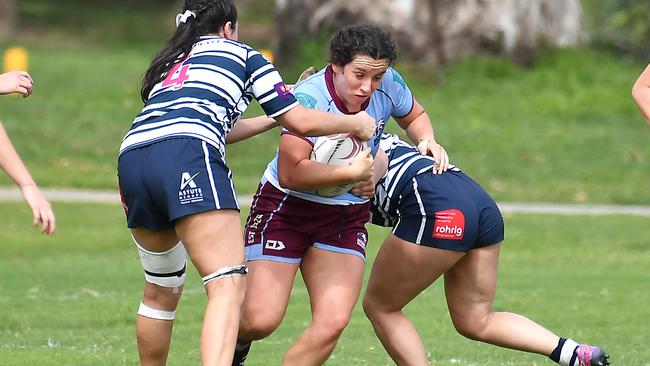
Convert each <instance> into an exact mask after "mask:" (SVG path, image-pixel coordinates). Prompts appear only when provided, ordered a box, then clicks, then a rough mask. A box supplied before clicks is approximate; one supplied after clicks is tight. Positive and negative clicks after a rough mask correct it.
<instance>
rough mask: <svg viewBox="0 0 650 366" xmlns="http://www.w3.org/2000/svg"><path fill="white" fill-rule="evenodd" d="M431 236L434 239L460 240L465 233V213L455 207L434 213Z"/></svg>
mask: <svg viewBox="0 0 650 366" xmlns="http://www.w3.org/2000/svg"><path fill="white" fill-rule="evenodd" d="M435 220H436V221H435V223H434V224H433V233H432V235H431V236H432V237H434V238H436V239H447V240H461V239H463V236H464V235H465V215H463V212H462V211H460V210H457V209H455V208H452V209H449V210H444V211H438V212H436V213H435Z"/></svg>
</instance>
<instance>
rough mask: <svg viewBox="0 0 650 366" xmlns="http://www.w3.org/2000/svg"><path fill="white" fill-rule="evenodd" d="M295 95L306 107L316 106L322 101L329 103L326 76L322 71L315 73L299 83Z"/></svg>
mask: <svg viewBox="0 0 650 366" xmlns="http://www.w3.org/2000/svg"><path fill="white" fill-rule="evenodd" d="M294 96H295V97H296V99H298V101H299V102H300V104H302V105H303V106H305V107H306V108H316V107H317V106H318V105H319V104H321V103H326V104H327V103H328V95H327V87H326V85H325V77H324V76H323V75H322V73H321V72H319V73H316V74H314V75H313V76H311V77H309V78H308V79H307V80H304V81H302V82H300V83H298V84H296V87H295V89H294Z"/></svg>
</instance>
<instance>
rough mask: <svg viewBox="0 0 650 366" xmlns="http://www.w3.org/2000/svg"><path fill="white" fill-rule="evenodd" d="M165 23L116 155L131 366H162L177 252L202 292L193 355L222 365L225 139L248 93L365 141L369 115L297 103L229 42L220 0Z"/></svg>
mask: <svg viewBox="0 0 650 366" xmlns="http://www.w3.org/2000/svg"><path fill="white" fill-rule="evenodd" d="M176 23H177V29H176V32H175V33H174V35H173V36H172V38H171V39H170V40H169V41H168V42H167V44H166V45H165V46H164V48H163V49H162V50H161V51H160V52H159V53H158V55H157V56H156V57H155V58H154V59H153V61H152V62H151V65H150V67H149V69H148V70H147V72H146V74H145V76H144V78H143V80H142V90H141V96H142V99H143V101H144V102H145V105H144V108H143V109H142V112H141V113H140V114H139V115H138V116H137V117H136V118H135V121H134V122H133V124H132V125H131V128H130V130H129V131H128V133H127V134H126V136H125V137H124V140H123V141H122V144H121V146H120V152H119V159H118V176H119V186H120V193H121V195H122V201H123V203H124V209H125V212H126V216H127V224H128V227H129V228H130V229H131V234H132V236H133V240H134V241H135V244H136V247H137V250H138V252H139V254H140V259H141V262H142V266H143V268H144V272H145V287H144V294H143V297H142V301H141V303H140V307H139V309H138V319H137V324H136V332H137V339H138V351H139V355H140V362H141V363H142V365H163V364H165V363H166V360H167V354H168V351H169V345H170V340H171V333H172V322H173V320H174V318H175V312H176V307H177V305H178V301H179V299H180V296H181V293H182V289H183V284H184V281H185V267H186V251H187V253H188V254H189V256H190V259H191V260H192V262H193V263H194V265H195V267H196V269H197V271H198V272H199V274H200V275H201V276H202V278H203V283H204V286H205V290H206V292H207V296H208V303H207V306H206V310H205V317H204V320H203V329H202V334H201V362H202V364H204V365H229V364H230V363H231V359H232V355H233V350H234V347H235V340H236V336H237V328H238V325H239V313H240V307H241V303H242V301H243V297H244V280H243V275H245V274H246V272H247V268H246V265H244V263H243V261H244V250H243V243H242V231H241V223H240V217H239V206H238V203H237V199H236V194H235V190H234V184H233V181H232V178H231V172H230V170H229V168H228V166H227V165H226V161H225V155H226V151H225V142H226V141H225V140H226V135H227V134H228V132H229V131H230V129H231V128H235V129H236V123H237V121H238V119H239V118H240V116H241V115H242V114H243V113H244V111H245V110H246V109H247V107H248V105H249V103H250V102H251V101H252V99H257V100H258V101H259V103H260V104H261V106H262V109H263V110H264V111H265V112H266V113H267V115H268V116H269V117H273V118H275V119H276V120H277V121H278V122H279V123H280V124H281V125H283V126H285V127H287V128H288V129H290V130H292V131H295V132H296V133H299V134H309V135H319V134H333V133H354V134H356V135H357V136H359V137H360V138H363V139H368V138H370V136H372V134H373V133H374V131H375V122H374V120H373V119H372V118H371V117H370V116H368V115H367V114H366V113H365V112H360V113H358V114H356V115H354V116H347V115H346V116H342V115H334V114H330V113H324V112H319V111H313V110H308V109H306V108H304V107H302V106H301V105H300V104H299V103H298V102H297V101H296V99H295V98H294V96H293V95H292V94H291V93H290V92H289V91H288V89H287V87H286V85H285V84H284V82H283V81H282V78H281V77H280V75H279V74H278V73H277V71H276V70H275V68H274V67H273V65H272V64H270V63H269V62H268V61H267V60H266V59H265V58H264V57H263V56H262V55H261V54H260V53H259V52H257V51H256V50H254V49H252V48H251V47H249V46H247V45H245V44H243V43H240V42H238V41H237V40H238V23H237V10H236V8H235V6H234V5H233V3H232V2H231V0H186V1H185V2H184V6H183V9H182V12H181V13H180V14H178V15H177V17H176ZM314 121H318V122H314ZM323 121H324V122H323Z"/></svg>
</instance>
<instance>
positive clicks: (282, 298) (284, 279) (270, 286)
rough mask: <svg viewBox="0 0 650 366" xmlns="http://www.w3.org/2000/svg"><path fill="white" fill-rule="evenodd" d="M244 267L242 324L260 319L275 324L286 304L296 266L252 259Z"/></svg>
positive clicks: (296, 269) (278, 320) (296, 264)
mask: <svg viewBox="0 0 650 366" xmlns="http://www.w3.org/2000/svg"><path fill="white" fill-rule="evenodd" d="M247 265H248V275H247V276H246V298H245V300H244V305H243V307H242V320H243V322H246V321H247V320H250V319H253V318H258V319H259V318H260V317H261V318H263V319H265V320H266V321H268V322H270V323H274V324H279V323H280V322H281V321H282V318H284V314H285V312H286V310H287V305H288V304H289V298H290V296H291V289H292V288H293V282H294V279H295V277H296V272H297V271H298V263H283V262H277V261H268V260H255V261H250V262H248V263H247Z"/></svg>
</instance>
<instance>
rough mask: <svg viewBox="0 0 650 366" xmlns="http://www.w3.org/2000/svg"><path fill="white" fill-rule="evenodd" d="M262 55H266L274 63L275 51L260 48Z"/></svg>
mask: <svg viewBox="0 0 650 366" xmlns="http://www.w3.org/2000/svg"><path fill="white" fill-rule="evenodd" d="M260 53H261V54H262V56H264V57H265V58H266V59H267V60H269V62H270V63H273V51H271V50H268V49H263V50H260Z"/></svg>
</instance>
